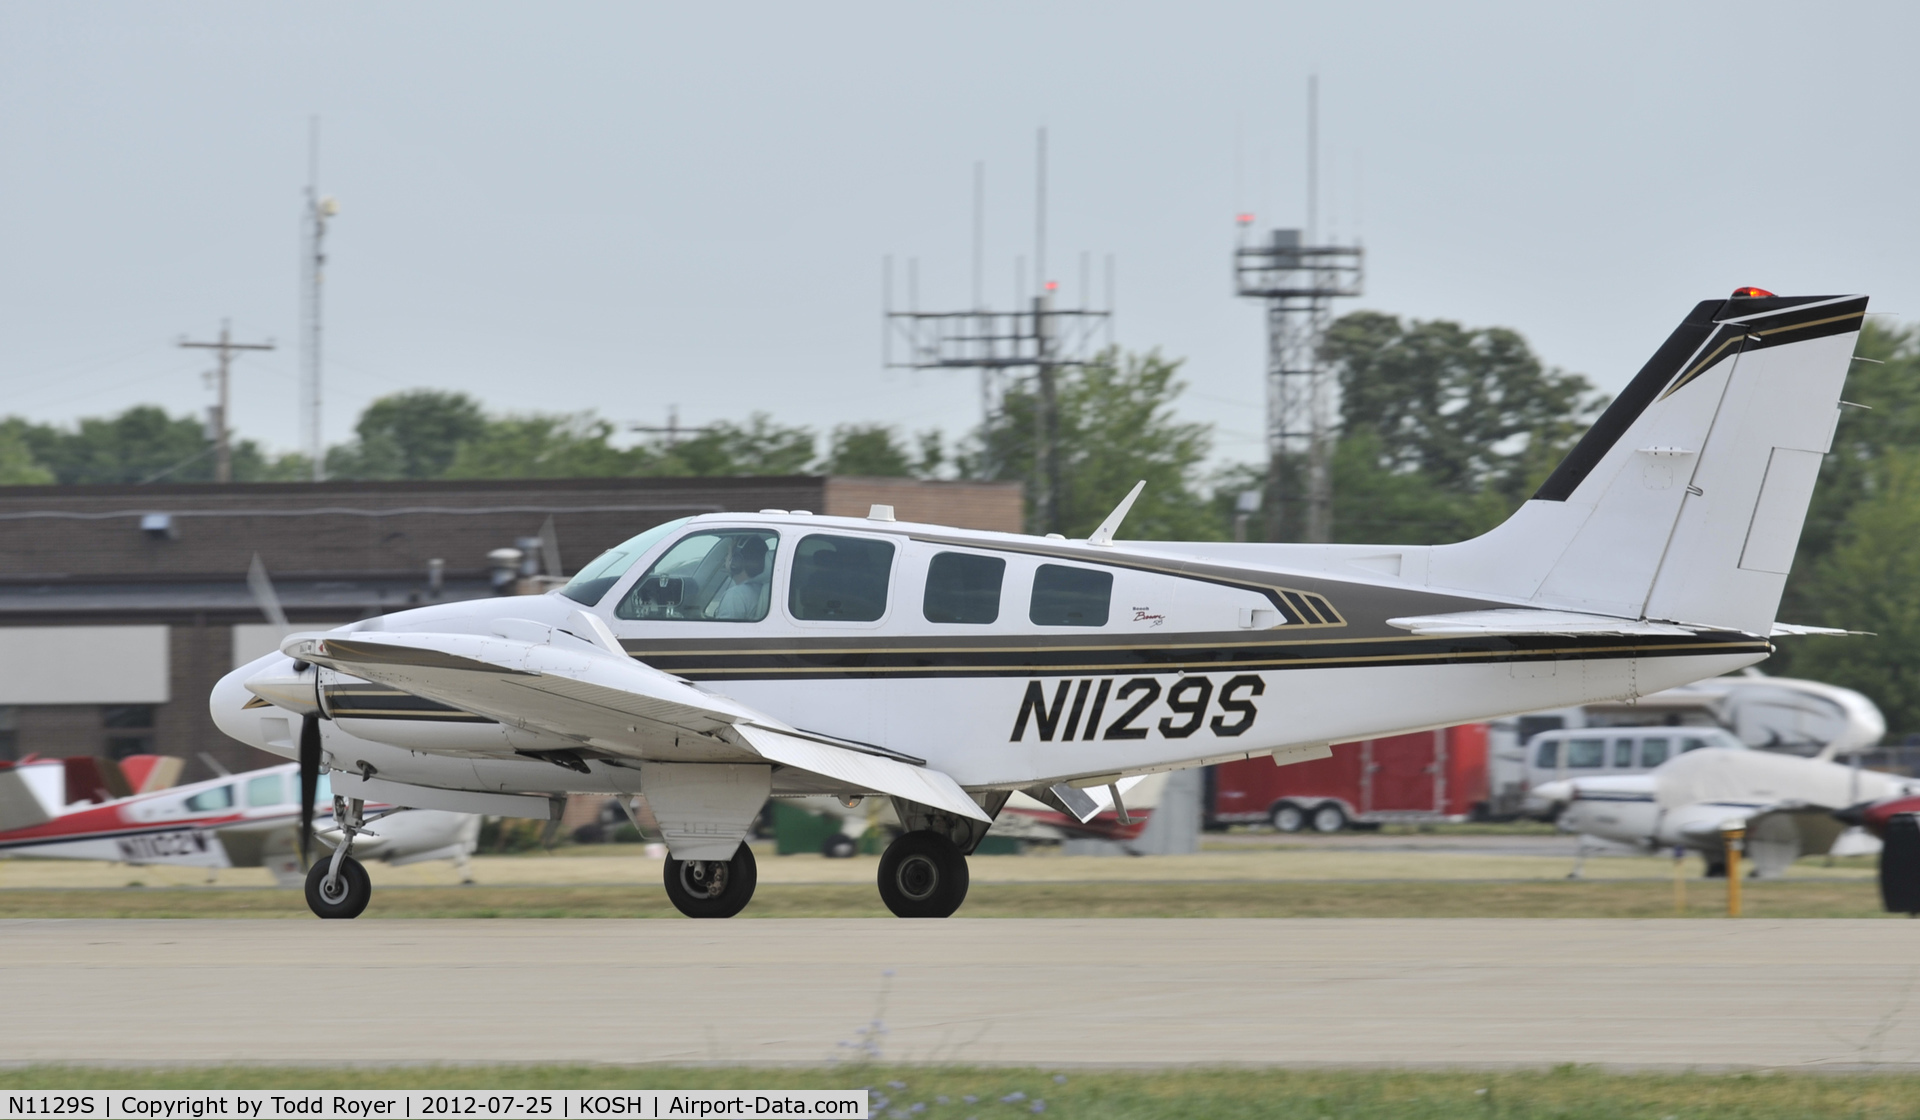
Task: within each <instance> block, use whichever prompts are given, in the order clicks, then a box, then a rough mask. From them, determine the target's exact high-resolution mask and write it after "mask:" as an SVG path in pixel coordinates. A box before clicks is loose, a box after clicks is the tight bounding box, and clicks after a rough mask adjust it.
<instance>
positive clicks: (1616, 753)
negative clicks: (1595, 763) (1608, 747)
mask: <svg viewBox="0 0 1920 1120" xmlns="http://www.w3.org/2000/svg"><path fill="white" fill-rule="evenodd" d="M1613 766H1614V769H1616V770H1631V769H1633V740H1632V739H1615V740H1614V741H1613Z"/></svg>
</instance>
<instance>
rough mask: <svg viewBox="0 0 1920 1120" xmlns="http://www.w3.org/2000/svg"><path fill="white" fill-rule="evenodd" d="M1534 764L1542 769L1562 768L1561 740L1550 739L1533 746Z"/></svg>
mask: <svg viewBox="0 0 1920 1120" xmlns="http://www.w3.org/2000/svg"><path fill="white" fill-rule="evenodd" d="M1533 765H1534V766H1535V767H1536V768H1538V769H1541V770H1558V769H1559V768H1560V740H1558V739H1548V740H1547V741H1546V742H1544V743H1541V744H1540V745H1539V746H1537V747H1535V748H1533Z"/></svg>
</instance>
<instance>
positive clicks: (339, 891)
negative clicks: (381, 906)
mask: <svg viewBox="0 0 1920 1120" xmlns="http://www.w3.org/2000/svg"><path fill="white" fill-rule="evenodd" d="M332 866H333V860H332V859H323V860H319V861H317V862H316V863H314V865H313V866H312V867H309V868H308V869H307V909H309V910H311V911H313V913H314V916H315V917H318V918H357V917H359V916H360V912H361V911H363V910H365V909H366V908H367V903H368V902H369V901H371V900H372V899H373V880H372V879H370V878H368V877H367V869H366V868H364V867H362V866H360V861H359V860H357V859H354V858H353V857H352V856H348V857H347V858H345V859H343V860H341V861H340V874H339V875H338V876H337V877H336V878H335V879H334V881H333V882H332V883H331V884H329V883H328V882H327V872H328V870H330V869H331V868H332Z"/></svg>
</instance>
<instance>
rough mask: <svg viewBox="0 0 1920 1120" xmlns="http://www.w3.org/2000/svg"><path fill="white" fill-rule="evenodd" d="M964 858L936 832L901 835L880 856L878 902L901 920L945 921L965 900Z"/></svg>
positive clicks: (966, 877) (967, 878)
mask: <svg viewBox="0 0 1920 1120" xmlns="http://www.w3.org/2000/svg"><path fill="white" fill-rule="evenodd" d="M968 881H969V876H968V874H967V857H966V856H963V855H961V854H960V849H959V848H957V847H955V846H954V843H953V841H951V840H949V839H947V838H946V837H944V836H942V835H940V834H939V833H937V832H908V833H903V834H902V835H901V837H900V838H899V839H898V840H895V841H894V842H893V843H891V844H889V845H887V850H886V853H885V854H884V855H882V856H881V857H880V901H882V902H884V903H886V904H887V909H889V910H891V911H893V912H894V914H895V915H897V916H898V917H902V918H945V917H948V916H950V915H951V914H952V913H953V912H954V911H955V910H958V909H960V904H961V903H963V902H965V901H966V900H967V885H968Z"/></svg>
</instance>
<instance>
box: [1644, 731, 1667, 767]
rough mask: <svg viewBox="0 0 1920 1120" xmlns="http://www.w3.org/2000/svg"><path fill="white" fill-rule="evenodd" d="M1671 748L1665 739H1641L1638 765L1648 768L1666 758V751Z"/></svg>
mask: <svg viewBox="0 0 1920 1120" xmlns="http://www.w3.org/2000/svg"><path fill="white" fill-rule="evenodd" d="M1670 749H1671V746H1670V744H1669V742H1668V741H1667V740H1666V739H1642V740H1641V741H1640V765H1641V766H1642V767H1644V768H1646V769H1648V770H1651V769H1653V768H1654V767H1656V766H1658V765H1660V764H1661V763H1663V762H1665V761H1666V760H1667V751H1668V750H1670Z"/></svg>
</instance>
